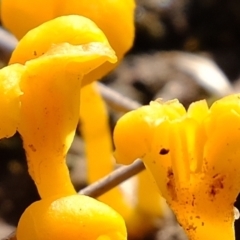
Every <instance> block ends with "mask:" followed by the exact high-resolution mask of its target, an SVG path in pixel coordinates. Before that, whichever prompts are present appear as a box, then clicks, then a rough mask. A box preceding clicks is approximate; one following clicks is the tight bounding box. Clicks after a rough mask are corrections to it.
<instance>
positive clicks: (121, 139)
mask: <svg viewBox="0 0 240 240" xmlns="http://www.w3.org/2000/svg"><path fill="white" fill-rule="evenodd" d="M134 9H135V3H134V1H133V0H92V1H89V0H68V1H66V0H59V1H56V0H50V1H47V0H43V1H40V0H37V1H30V0H22V1H17V0H2V1H1V19H2V22H3V25H4V26H5V27H6V28H7V29H9V31H11V32H12V33H13V34H14V35H15V36H16V37H17V38H18V39H19V43H18V45H17V47H16V49H15V50H14V52H13V54H12V57H11V59H10V61H9V65H8V66H6V67H4V68H2V69H1V70H0V108H1V111H0V138H5V137H11V136H12V135H14V134H15V132H16V131H18V132H19V133H20V135H21V137H22V139H23V143H24V149H25V151H26V155H27V163H28V169H29V174H30V175H31V177H32V179H33V180H34V182H35V184H36V186H37V189H38V191H39V194H40V196H41V200H40V201H37V202H35V203H33V204H32V205H30V206H29V207H28V208H27V209H26V210H25V212H24V213H23V215H22V217H21V219H20V221H19V224H18V227H17V239H18V240H33V239H34V240H66V239H69V240H78V239H81V240H126V239H127V232H128V233H129V234H132V235H133V236H137V235H139V234H144V232H145V231H147V230H149V229H150V228H151V227H152V226H153V224H154V221H155V220H156V219H157V218H158V217H159V216H161V214H162V209H161V201H162V200H161V198H160V194H161V196H162V197H163V198H164V199H165V200H166V202H167V203H168V204H169V206H170V207H171V209H172V210H173V211H174V213H175V214H176V217H177V219H178V221H179V223H180V225H181V226H182V227H183V228H184V230H185V232H186V234H187V235H188V237H189V239H191V240H213V239H218V240H226V239H229V240H233V239H235V237H234V229H233V223H234V210H233V204H234V202H235V199H236V197H237V195H238V193H239V191H240V174H239V169H240V161H239V156H240V95H232V96H228V97H225V98H223V99H221V100H218V101H216V102H215V103H214V104H213V105H212V106H211V107H210V108H209V107H208V106H207V103H206V102H205V101H199V102H195V103H193V104H192V105H191V106H190V107H189V109H188V110H187V111H186V110H185V108H184V107H183V106H182V105H181V104H180V103H179V102H178V101H177V100H173V101H169V102H165V103H164V102H162V100H157V101H153V102H151V103H150V105H149V106H143V107H141V108H139V109H137V110H135V111H132V112H129V113H127V114H125V115H124V116H123V117H122V118H120V120H119V121H118V123H117V125H116V128H115V131H114V143H115V147H116V150H115V153H114V155H115V158H116V160H117V162H118V163H121V164H130V163H131V162H133V161H134V160H136V159H137V158H141V159H142V160H143V162H144V164H145V166H146V168H147V174H150V175H149V176H150V177H151V178H150V179H148V175H146V173H141V174H139V175H138V176H137V178H138V181H139V191H138V192H137V194H138V197H139V200H138V203H136V205H135V206H132V205H131V204H129V202H127V201H126V199H125V198H124V196H123V194H122V192H121V190H120V188H115V189H112V190H111V191H110V192H108V193H106V194H104V195H103V196H101V197H100V198H99V200H100V201H98V200H95V199H92V198H90V197H87V196H83V195H78V194H77V193H76V191H75V189H74V187H73V185H72V183H71V180H70V177H69V171H68V168H67V166H66V162H65V158H66V154H67V151H68V150H69V147H70V145H71V143H72V141H73V137H74V134H75V131H76V128H77V126H78V122H79V119H80V122H81V124H80V130H81V132H82V135H83V138H84V140H85V142H86V156H87V166H88V182H89V183H92V182H94V181H96V180H98V179H99V178H101V177H103V176H105V175H106V174H108V173H110V172H111V171H112V170H113V169H114V162H113V159H112V142H111V133H110V129H109V126H108V117H107V111H106V107H105V103H104V101H103V99H102V98H101V96H100V94H99V92H98V89H97V87H96V83H95V81H96V80H100V79H101V78H102V77H103V76H104V75H106V74H107V73H108V72H109V71H110V70H112V69H113V68H114V67H116V64H117V61H118V62H119V61H120V60H121V59H122V58H123V56H124V54H125V53H126V52H127V51H128V50H129V49H130V47H131V46H132V44H133V40H134ZM96 119H98V124H96ZM226 126H227V127H226ZM99 156H101V158H99ZM99 166H101V167H99ZM152 179H153V180H154V181H155V183H156V185H157V187H158V189H159V192H160V194H158V193H157V191H156V192H155V191H154V186H153V182H154V181H153V180H152ZM126 226H127V228H126ZM127 229H128V231H127Z"/></svg>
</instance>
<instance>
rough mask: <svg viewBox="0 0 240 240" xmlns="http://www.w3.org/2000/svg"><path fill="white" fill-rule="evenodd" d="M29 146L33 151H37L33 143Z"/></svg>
mask: <svg viewBox="0 0 240 240" xmlns="http://www.w3.org/2000/svg"><path fill="white" fill-rule="evenodd" d="M28 147H29V148H30V149H31V150H32V151H33V152H36V151H37V149H36V148H35V147H34V146H33V144H29V145H28Z"/></svg>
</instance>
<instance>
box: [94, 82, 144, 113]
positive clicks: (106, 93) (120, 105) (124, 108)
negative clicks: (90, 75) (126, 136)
mask: <svg viewBox="0 0 240 240" xmlns="http://www.w3.org/2000/svg"><path fill="white" fill-rule="evenodd" d="M98 87H99V89H100V92H101V95H102V96H103V98H104V100H105V101H106V102H107V104H108V105H109V106H111V107H112V108H113V109H115V110H117V111H118V112H128V111H132V110H134V109H137V108H139V107H141V104H140V103H138V102H136V101H134V100H132V99H130V98H128V97H125V96H123V95H122V94H121V93H118V92H116V91H115V90H113V89H111V88H109V87H107V86H105V85H104V84H102V83H100V82H98Z"/></svg>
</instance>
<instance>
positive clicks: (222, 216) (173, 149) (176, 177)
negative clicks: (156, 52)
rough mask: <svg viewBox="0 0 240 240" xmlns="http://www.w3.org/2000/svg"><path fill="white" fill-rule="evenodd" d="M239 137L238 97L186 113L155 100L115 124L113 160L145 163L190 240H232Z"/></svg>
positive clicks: (175, 104)
mask: <svg viewBox="0 0 240 240" xmlns="http://www.w3.org/2000/svg"><path fill="white" fill-rule="evenodd" d="M239 133H240V96H239V95H238V94H236V95H231V96H228V97H225V98H223V99H221V100H218V101H216V102H215V103H214V104H213V105H212V106H211V107H210V108H208V106H207V104H206V102H205V101H199V102H195V103H193V104H192V105H190V107H189V109H188V111H186V110H185V109H184V107H183V106H182V105H181V104H180V103H179V102H178V101H177V100H174V101H169V102H166V103H163V102H161V101H156V102H151V104H150V105H149V106H144V107H141V108H139V109H138V110H135V111H132V112H129V113H127V114H126V115H125V116H123V117H122V118H121V119H120V120H119V121H118V123H117V125H116V128H115V132H114V142H115V146H116V152H115V157H116V159H117V160H118V162H119V163H125V164H129V163H131V162H132V161H134V160H135V159H136V158H138V157H140V158H142V159H143V161H144V163H145V165H146V167H147V169H148V171H149V172H151V174H152V176H153V177H154V179H155V181H156V183H157V186H158V188H159V190H160V192H161V194H162V196H163V197H164V198H165V199H166V201H167V203H168V204H169V205H170V207H171V208H172V209H173V211H174V212H175V214H176V216H177V219H178V221H179V223H180V224H181V225H182V227H183V228H184V230H185V231H186V233H187V235H188V237H189V239H191V240H202V239H206V240H212V239H221V240H225V239H232V240H233V239H235V237H234V228H233V223H234V210H233V204H234V202H235V200H236V197H237V195H238V193H239V192H240V174H239V169H240V162H239V157H240V148H239V146H240V134H239Z"/></svg>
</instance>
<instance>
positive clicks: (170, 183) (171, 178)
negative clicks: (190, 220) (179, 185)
mask: <svg viewBox="0 0 240 240" xmlns="http://www.w3.org/2000/svg"><path fill="white" fill-rule="evenodd" d="M167 177H168V182H167V189H168V191H169V193H170V195H171V197H172V199H173V200H176V199H177V193H176V187H175V179H174V173H173V170H172V168H168V172H167Z"/></svg>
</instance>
